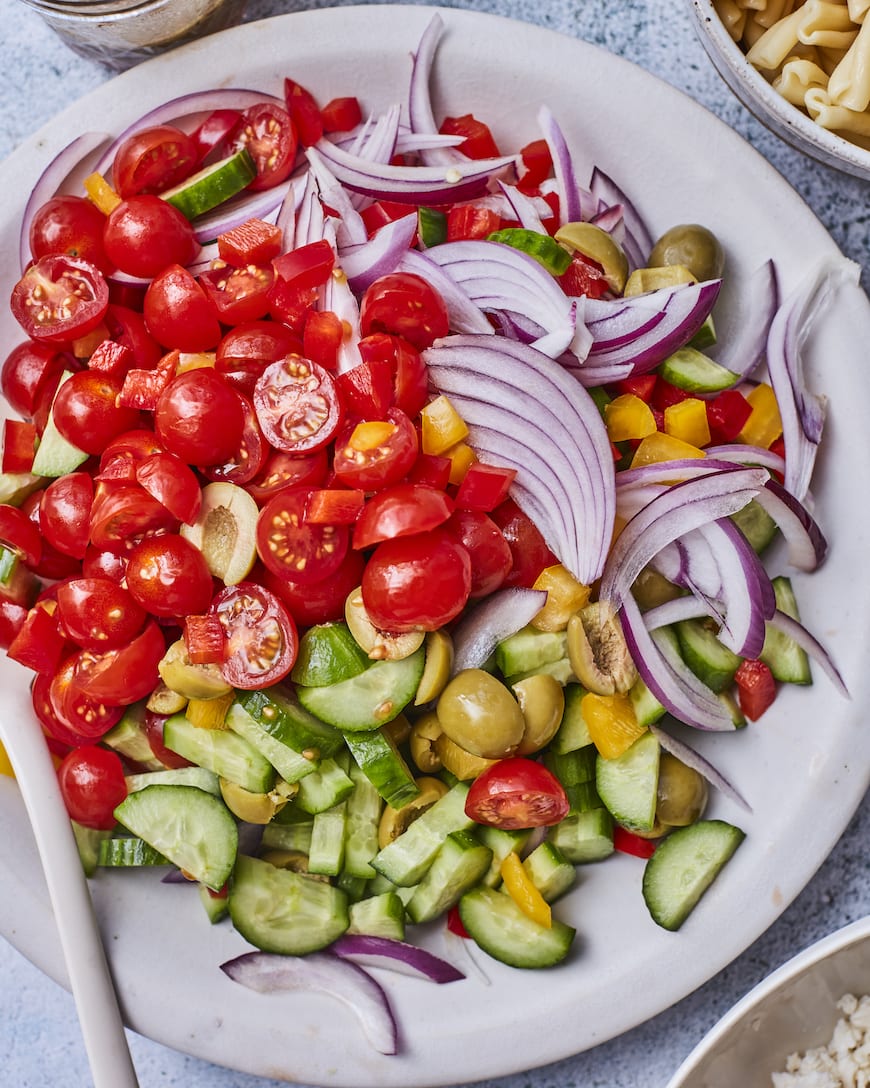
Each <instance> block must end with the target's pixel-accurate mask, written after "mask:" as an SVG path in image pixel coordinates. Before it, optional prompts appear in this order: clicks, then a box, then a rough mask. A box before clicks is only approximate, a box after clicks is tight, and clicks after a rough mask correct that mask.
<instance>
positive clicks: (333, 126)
mask: <svg viewBox="0 0 870 1088" xmlns="http://www.w3.org/2000/svg"><path fill="white" fill-rule="evenodd" d="M320 116H321V118H322V120H323V131H324V132H350V131H351V129H354V128H356V126H357V125H358V124H359V123H360V122H361V121H362V109H361V108H360V104H359V99H358V98H356V97H354V96H352V95H349V96H347V97H344V98H333V99H331V100H330V101H329V102H327V103H326V105H325V106H324V107H323V108H322V109H321V111H320Z"/></svg>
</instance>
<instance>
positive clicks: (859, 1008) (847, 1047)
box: [771, 994, 870, 1088]
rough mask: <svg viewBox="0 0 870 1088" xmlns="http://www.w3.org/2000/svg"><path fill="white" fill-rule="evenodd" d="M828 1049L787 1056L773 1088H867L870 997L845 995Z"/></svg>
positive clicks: (868, 1076)
mask: <svg viewBox="0 0 870 1088" xmlns="http://www.w3.org/2000/svg"><path fill="white" fill-rule="evenodd" d="M837 1008H838V1009H839V1010H840V1012H841V1013H842V1014H843V1015H842V1016H841V1018H840V1019H839V1020H838V1021H837V1026H836V1027H835V1028H834V1033H833V1035H832V1036H831V1039H830V1042H828V1044H827V1046H821V1047H816V1048H815V1049H813V1050H808V1051H807V1052H806V1053H805V1054H797V1053H795V1054H790V1055H789V1057H788V1060H787V1061H786V1063H785V1070H784V1071H783V1072H781V1073H774V1074H773V1075H772V1080H771V1083H772V1085H773V1088H870V996H865V997H862V998H860V999H858V998H857V997H855V996H854V995H853V994H846V995H845V996H844V997H842V998H840V1000H839V1001H838V1002H837Z"/></svg>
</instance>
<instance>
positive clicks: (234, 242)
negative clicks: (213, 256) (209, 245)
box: [217, 218, 284, 268]
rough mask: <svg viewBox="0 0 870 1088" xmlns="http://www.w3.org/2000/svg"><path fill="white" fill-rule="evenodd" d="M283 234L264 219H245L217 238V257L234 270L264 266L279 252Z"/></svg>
mask: <svg viewBox="0 0 870 1088" xmlns="http://www.w3.org/2000/svg"><path fill="white" fill-rule="evenodd" d="M283 238H284V234H283V231H282V230H281V228H280V227H279V226H278V225H277V224H275V223H267V222H266V221H265V219H256V218H252V219H246V220H245V222H244V223H240V224H239V225H238V226H237V227H232V228H231V229H230V230H228V231H224V233H223V234H219V235H218V237H217V246H218V256H219V257H220V259H221V260H222V261H226V263H227V264H231V265H233V267H234V268H244V267H245V265H249V264H255V265H264V264H267V263H268V262H269V261H271V260H272V258H273V257H277V256H278V254H279V253H280V252H281V246H282V243H283Z"/></svg>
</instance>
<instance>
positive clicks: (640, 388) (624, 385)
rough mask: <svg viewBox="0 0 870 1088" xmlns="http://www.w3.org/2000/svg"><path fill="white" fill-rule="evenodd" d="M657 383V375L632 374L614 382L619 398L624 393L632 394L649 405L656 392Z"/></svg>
mask: <svg viewBox="0 0 870 1088" xmlns="http://www.w3.org/2000/svg"><path fill="white" fill-rule="evenodd" d="M657 382H658V375H657V374H632V375H630V377H628V378H623V379H622V380H621V381H618V382H614V389H615V390H616V393H617V395H618V396H621V395H622V394H623V393H631V394H632V395H633V396H635V397H640V399H641V400H642V401H644V402H645V403H646V404H649V402H650V401H651V400H652V397H653V393H654V392H655V388H656V383H657Z"/></svg>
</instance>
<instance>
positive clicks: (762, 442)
mask: <svg viewBox="0 0 870 1088" xmlns="http://www.w3.org/2000/svg"><path fill="white" fill-rule="evenodd" d="M746 399H747V400H748V401H749V403H750V404H751V405H752V415H751V416H750V417H749V419H748V420H747V421H746V425H745V426H744V428H743V430H742V431H741V432H740V436H739V437H740V441H741V442H745V443H746V444H747V445H748V446H760V447H761V448H762V449H765V450H766V449H769V447H770V446H771V444H772V443H773V442H775V441H776V440H777V438H779V436H780V435H781V434H782V419H781V417H780V414H779V405H778V404H777V403H776V394H775V393H774V391H773V389H772V388H771V387H770V386H769V385H768V384H767V382H762V383H761V384H760V385H756V387H755V388H754V389H752V390H750V392H748V393H747V394H746Z"/></svg>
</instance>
